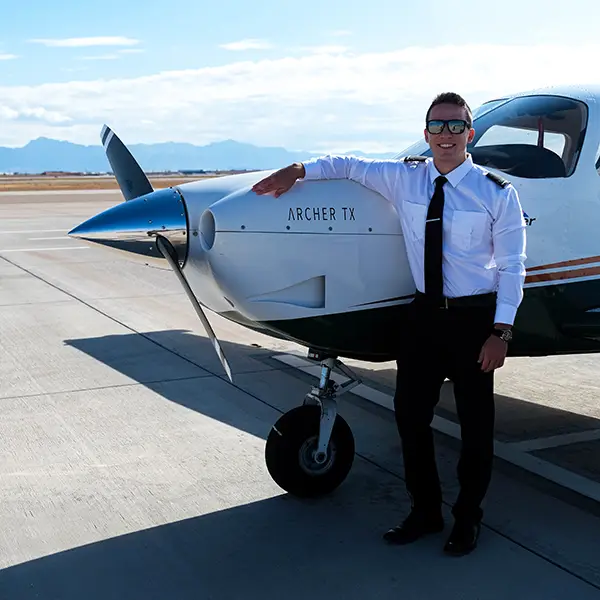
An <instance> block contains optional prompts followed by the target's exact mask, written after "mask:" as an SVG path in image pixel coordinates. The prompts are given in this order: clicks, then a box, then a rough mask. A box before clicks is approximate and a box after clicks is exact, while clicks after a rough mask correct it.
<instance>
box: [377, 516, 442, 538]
mask: <svg viewBox="0 0 600 600" xmlns="http://www.w3.org/2000/svg"><path fill="white" fill-rule="evenodd" d="M443 529H444V519H443V518H442V516H441V515H439V514H438V515H428V514H424V513H419V512H416V511H412V512H411V513H410V514H409V515H408V517H406V519H404V522H403V523H402V524H401V525H398V526H397V527H392V529H390V530H388V531H386V532H385V533H384V534H383V539H384V540H385V541H386V542H390V543H391V544H410V543H411V542H414V541H416V540H418V539H419V538H420V537H423V536H424V535H427V534H429V533H439V532H440V531H442V530H443Z"/></svg>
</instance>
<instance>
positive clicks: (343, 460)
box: [265, 352, 360, 498]
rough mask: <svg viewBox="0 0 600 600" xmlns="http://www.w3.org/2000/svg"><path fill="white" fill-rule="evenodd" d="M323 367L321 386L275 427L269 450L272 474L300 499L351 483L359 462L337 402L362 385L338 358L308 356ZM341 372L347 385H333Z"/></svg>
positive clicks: (268, 458)
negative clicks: (349, 479)
mask: <svg viewBox="0 0 600 600" xmlns="http://www.w3.org/2000/svg"><path fill="white" fill-rule="evenodd" d="M308 356H309V358H312V359H316V360H319V361H320V363H321V377H320V379H319V384H318V386H316V387H313V388H312V390H311V391H310V392H309V393H308V394H307V395H306V397H305V398H304V403H303V405H302V406H298V407H296V408H293V409H292V410H290V411H288V412H287V413H285V414H284V415H283V416H282V417H281V418H280V419H279V420H278V421H277V422H276V423H275V425H273V428H272V429H271V431H270V433H269V436H268V438H267V443H266V447H265V459H266V463H267V469H268V471H269V474H270V475H271V477H272V478H273V480H274V481H275V483H277V484H278V485H279V486H280V487H282V488H283V489H284V490H285V491H287V492H289V493H290V494H293V495H295V496H299V497H304V498H308V497H317V496H322V495H324V494H328V493H329V492H332V491H333V490H334V489H336V488H337V487H338V486H339V485H340V484H341V483H342V482H343V481H344V479H346V477H347V475H348V473H349V472H350V469H351V468H352V463H353V461H354V436H353V435H352V431H351V429H350V427H349V425H348V423H347V422H346V421H345V420H344V418H343V417H341V416H340V415H339V414H338V413H337V396H339V395H340V394H343V393H345V392H347V391H348V390H350V389H352V388H353V387H355V386H357V385H359V384H360V380H359V379H358V378H357V377H356V376H355V375H354V373H353V372H352V371H351V370H350V369H349V368H348V367H346V366H345V365H343V364H342V363H341V362H340V361H339V360H337V358H336V357H331V356H323V355H321V354H319V353H316V352H309V355H308ZM336 367H337V368H338V369H339V370H340V371H341V372H342V373H343V374H344V375H346V377H348V381H347V382H345V383H343V384H338V383H335V382H334V381H333V380H332V379H331V373H332V371H333V370H334V368H336Z"/></svg>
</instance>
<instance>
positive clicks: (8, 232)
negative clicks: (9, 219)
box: [0, 229, 66, 235]
mask: <svg viewBox="0 0 600 600" xmlns="http://www.w3.org/2000/svg"><path fill="white" fill-rule="evenodd" d="M65 231H66V229H21V230H19V229H15V230H12V231H0V235H12V234H15V233H55V232H60V233H64V232H65Z"/></svg>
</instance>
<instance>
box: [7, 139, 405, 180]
mask: <svg viewBox="0 0 600 600" xmlns="http://www.w3.org/2000/svg"><path fill="white" fill-rule="evenodd" d="M128 148H129V150H130V152H131V153H132V154H133V156H134V157H135V159H136V160H137V161H138V162H139V163H140V166H141V167H142V169H143V170H144V171H146V172H157V171H181V170H185V171H228V170H255V169H275V168H279V167H281V166H285V165H287V164H289V163H292V162H296V161H301V160H307V159H308V158H311V157H313V156H318V154H315V153H311V152H303V151H290V150H286V149H285V148H279V147H264V146H254V145H252V144H246V143H241V142H237V141H235V140H224V141H222V142H215V143H211V144H208V145H205V146H196V145H193V144H187V143H176V142H165V143H158V144H132V145H130V146H128ZM344 154H354V155H356V156H361V155H362V156H370V157H373V158H380V157H381V158H391V157H393V156H395V153H391V152H390V153H384V154H365V153H364V152H360V151H348V152H345V153H344ZM45 171H69V172H83V173H105V172H111V171H112V170H111V167H110V164H109V162H108V160H107V158H106V155H105V154H104V148H103V147H102V146H100V145H97V146H84V145H80V144H73V143H71V142H66V141H59V140H54V139H50V138H45V137H40V138H37V139H35V140H32V141H30V142H29V143H28V144H26V145H25V146H22V147H20V148H7V147H1V146H0V173H26V174H35V173H43V172H45Z"/></svg>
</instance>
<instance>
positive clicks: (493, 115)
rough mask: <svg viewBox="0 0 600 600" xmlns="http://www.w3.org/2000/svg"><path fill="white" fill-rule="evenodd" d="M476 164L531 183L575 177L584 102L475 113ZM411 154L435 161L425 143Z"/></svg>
mask: <svg viewBox="0 0 600 600" xmlns="http://www.w3.org/2000/svg"><path fill="white" fill-rule="evenodd" d="M473 116H474V122H473V127H474V129H475V137H474V138H473V142H472V143H471V144H469V146H468V148H467V150H468V151H469V152H470V153H471V155H472V157H473V162H475V163H476V164H479V165H482V166H484V167H490V168H493V169H497V170H499V171H503V172H504V173H506V174H507V175H508V176H510V175H514V176H515V177H525V178H530V179H535V178H540V177H569V176H570V175H572V174H573V172H574V171H575V167H576V166H577V160H578V158H579V154H580V153H581V148H582V145H583V140H584V136H585V129H586V126H587V121H588V111H587V106H586V104H584V103H583V102H580V101H578V100H573V99H571V98H564V97H562V96H544V95H540V96H522V97H517V98H513V99H512V100H495V101H493V102H489V103H486V104H483V105H482V106H480V107H479V108H478V109H477V110H476V111H475V112H474V115H473ZM406 154H420V155H423V156H431V149H430V148H429V145H428V144H427V143H426V142H425V141H423V142H421V143H419V144H415V145H413V146H412V147H411V148H410V149H409V150H408V151H407V152H406Z"/></svg>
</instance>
